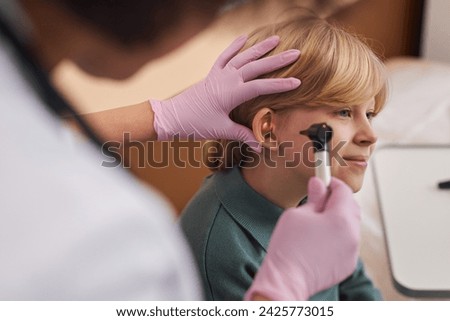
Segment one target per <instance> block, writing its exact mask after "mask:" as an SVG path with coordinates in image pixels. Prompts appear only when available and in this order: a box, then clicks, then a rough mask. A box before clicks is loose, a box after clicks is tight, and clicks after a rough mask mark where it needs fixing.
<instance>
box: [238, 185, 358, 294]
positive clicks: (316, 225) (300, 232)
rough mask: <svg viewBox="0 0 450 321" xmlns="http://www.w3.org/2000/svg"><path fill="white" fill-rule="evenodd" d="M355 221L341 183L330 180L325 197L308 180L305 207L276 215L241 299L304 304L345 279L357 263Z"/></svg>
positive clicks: (346, 190)
mask: <svg viewBox="0 0 450 321" xmlns="http://www.w3.org/2000/svg"><path fill="white" fill-rule="evenodd" d="M328 193H329V195H328ZM360 216H361V215H360V209H359V206H358V204H357V203H356V201H355V200H354V198H353V192H352V190H351V189H350V188H349V187H348V186H347V185H346V184H345V183H344V182H342V181H340V180H338V179H336V178H334V177H333V178H332V179H331V182H330V192H327V189H326V187H325V185H324V184H323V183H322V181H321V180H319V179H318V178H317V177H312V178H311V179H310V181H309V184H308V202H307V203H306V204H304V205H302V206H300V207H297V208H290V209H287V210H286V211H285V212H284V213H283V214H282V215H281V217H280V219H279V221H278V223H277V225H276V227H275V230H274V232H273V234H272V237H271V240H270V243H269V247H268V250H267V254H266V256H265V258H264V261H263V263H262V265H261V267H260V269H259V270H258V273H257V274H256V276H255V279H254V281H253V284H252V286H251V287H250V289H249V290H248V291H247V293H246V294H245V299H246V300H252V299H254V298H255V295H259V296H261V297H264V298H266V299H269V300H277V301H278V300H279V301H294V300H307V299H308V298H309V297H310V296H312V295H314V294H316V293H318V292H320V291H322V290H325V289H327V288H330V287H332V286H333V285H336V284H338V283H339V282H341V281H343V280H344V279H345V278H347V277H348V276H350V275H351V274H352V273H353V271H354V270H355V268H356V263H357V259H358V252H359V237H360V235H359V233H360Z"/></svg>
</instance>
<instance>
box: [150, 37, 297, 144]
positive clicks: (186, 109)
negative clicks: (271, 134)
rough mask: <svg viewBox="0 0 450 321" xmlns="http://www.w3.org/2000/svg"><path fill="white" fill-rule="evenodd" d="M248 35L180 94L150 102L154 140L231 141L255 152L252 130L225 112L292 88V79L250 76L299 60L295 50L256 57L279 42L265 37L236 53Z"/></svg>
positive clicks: (225, 52)
mask: <svg viewBox="0 0 450 321" xmlns="http://www.w3.org/2000/svg"><path fill="white" fill-rule="evenodd" d="M246 40H247V37H245V36H242V37H239V38H237V39H236V40H235V41H234V42H233V43H232V44H231V45H230V46H229V47H228V48H227V49H226V50H225V51H224V52H223V53H222V54H221V55H220V56H219V58H218V59H217V61H216V62H215V64H214V66H213V67H212V69H211V71H210V72H209V74H208V76H207V77H206V78H205V79H204V80H202V81H200V82H199V83H197V84H195V85H193V86H191V87H189V88H188V89H186V90H185V91H183V92H182V93H180V94H179V95H177V96H175V97H172V98H170V99H167V100H164V101H158V100H154V99H151V100H150V104H151V106H152V108H153V111H154V113H155V120H154V127H155V130H156V133H157V135H158V140H169V139H171V138H172V137H173V136H174V135H180V138H187V137H191V138H195V139H231V140H239V141H243V142H246V143H247V144H249V145H250V146H251V147H252V148H254V149H255V150H256V151H260V146H259V144H258V143H257V142H256V139H255V137H254V136H253V133H252V131H251V130H250V129H249V128H247V127H245V126H242V125H238V124H236V123H234V122H232V121H231V120H230V118H229V116H228V115H229V113H230V112H231V110H233V109H234V108H235V107H237V106H239V105H240V104H242V103H243V102H245V101H247V100H250V99H252V98H255V97H257V96H260V95H267V94H273V93H280V92H284V91H288V90H292V89H294V88H297V87H298V86H299V85H300V80H298V79H296V78H286V79H284V78H281V79H270V78H268V79H256V80H254V78H256V77H258V76H260V75H263V74H266V73H268V72H271V71H274V70H276V69H279V68H282V67H284V66H286V65H289V64H291V63H292V62H294V61H295V60H297V59H298V56H299V54H300V52H299V51H298V50H289V51H285V52H283V53H280V54H277V55H275V56H270V57H266V58H263V59H258V58H260V57H261V56H263V55H264V54H266V53H267V52H269V51H270V50H272V49H273V48H275V47H276V46H277V45H278V43H279V37H278V36H273V37H270V38H268V39H266V40H264V41H262V42H260V43H258V44H256V45H254V46H253V47H251V48H249V49H247V50H245V51H244V52H242V53H239V54H237V52H239V50H240V49H241V48H242V47H243V46H244V44H245V42H246Z"/></svg>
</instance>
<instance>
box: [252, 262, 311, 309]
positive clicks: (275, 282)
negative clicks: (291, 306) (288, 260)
mask: <svg viewBox="0 0 450 321" xmlns="http://www.w3.org/2000/svg"><path fill="white" fill-rule="evenodd" d="M280 264H282V263H281V262H280ZM284 267H286V265H284ZM286 273H289V272H286V270H284V271H283V274H284V275H280V271H279V269H278V268H277V267H276V266H275V264H274V263H272V261H271V260H265V261H263V264H262V266H261V268H260V269H259V271H258V273H257V274H256V277H255V279H254V281H253V283H252V285H251V287H250V288H249V289H248V290H247V292H246V293H245V296H244V300H246V301H251V300H253V298H254V297H255V296H256V295H260V296H262V297H265V298H267V299H269V300H273V301H305V300H308V298H309V295H308V294H307V291H306V290H305V288H306V287H305V284H304V282H303V280H302V278H301V275H300V273H299V271H296V272H293V271H292V270H291V271H290V274H291V276H290V277H288V278H286V275H285V274H286ZM295 274H297V275H295ZM286 280H291V281H292V280H295V282H290V283H289V284H288V283H286ZM294 283H295V284H294Z"/></svg>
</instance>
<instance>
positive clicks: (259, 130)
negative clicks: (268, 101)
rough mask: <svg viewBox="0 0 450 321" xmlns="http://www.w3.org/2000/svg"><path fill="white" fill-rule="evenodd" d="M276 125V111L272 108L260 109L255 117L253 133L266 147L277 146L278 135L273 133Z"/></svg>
mask: <svg viewBox="0 0 450 321" xmlns="http://www.w3.org/2000/svg"><path fill="white" fill-rule="evenodd" d="M274 126H275V124H274V111H273V110H272V109H270V108H266V107H265V108H262V109H260V110H259V111H258V112H257V113H256V115H255V116H254V117H253V121H252V129H253V135H255V137H256V139H257V140H258V142H259V143H261V145H262V146H263V147H265V148H269V149H273V148H276V145H277V144H276V143H277V142H276V136H275V134H274V133H273V130H274Z"/></svg>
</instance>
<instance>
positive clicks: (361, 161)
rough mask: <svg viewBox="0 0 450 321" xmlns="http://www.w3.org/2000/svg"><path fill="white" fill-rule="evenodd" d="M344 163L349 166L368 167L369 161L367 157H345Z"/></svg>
mask: <svg viewBox="0 0 450 321" xmlns="http://www.w3.org/2000/svg"><path fill="white" fill-rule="evenodd" d="M344 161H345V162H346V163H347V164H348V165H353V166H359V167H367V161H368V159H367V158H366V157H344Z"/></svg>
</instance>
